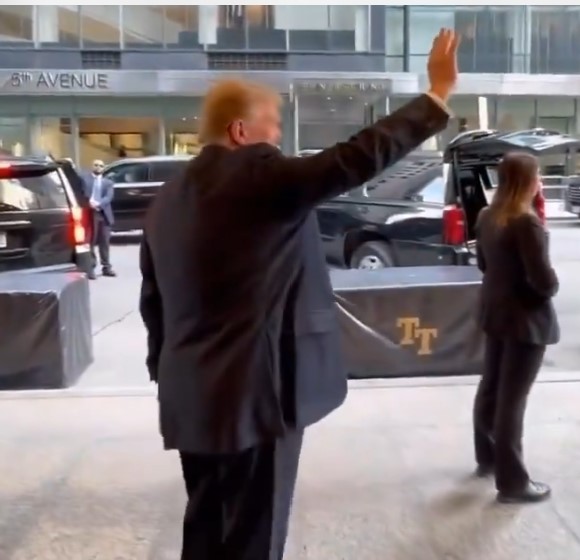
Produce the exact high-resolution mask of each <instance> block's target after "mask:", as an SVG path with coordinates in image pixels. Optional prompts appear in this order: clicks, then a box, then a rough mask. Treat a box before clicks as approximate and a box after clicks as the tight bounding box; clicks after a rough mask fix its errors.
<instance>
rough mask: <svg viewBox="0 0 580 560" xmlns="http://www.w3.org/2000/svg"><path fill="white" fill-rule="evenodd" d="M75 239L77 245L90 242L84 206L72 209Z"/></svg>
mask: <svg viewBox="0 0 580 560" xmlns="http://www.w3.org/2000/svg"><path fill="white" fill-rule="evenodd" d="M70 215H71V220H72V228H73V241H74V244H75V245H84V244H85V243H87V242H88V236H87V226H86V223H87V222H86V218H85V213H84V212H83V209H82V208H72V209H71V211H70Z"/></svg>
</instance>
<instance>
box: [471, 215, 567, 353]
mask: <svg viewBox="0 0 580 560" xmlns="http://www.w3.org/2000/svg"><path fill="white" fill-rule="evenodd" d="M491 212H492V211H491V210H490V209H485V210H483V211H482V213H481V214H480V216H479V220H478V224H477V261H478V265H479V268H480V270H481V271H482V272H483V286H482V291H481V308H480V318H481V324H482V327H483V329H484V330H485V331H486V332H487V333H488V334H489V335H492V336H498V337H502V338H513V339H515V340H518V341H520V342H526V343H530V344H538V345H547V344H555V343H557V342H558V341H559V339H560V329H559V326H558V319H557V317H556V312H555V310H554V306H553V303H552V298H553V296H555V295H556V293H557V292H558V287H559V285H558V278H557V276H556V273H555V271H554V269H553V268H552V265H551V263H550V255H549V251H548V232H547V231H546V229H545V228H544V226H543V225H542V223H541V221H540V220H539V218H538V217H537V216H535V215H532V214H526V215H523V216H520V217H518V218H515V219H513V220H512V221H511V222H509V223H508V224H507V225H506V226H505V227H498V226H497V225H496V223H495V220H494V219H493V215H492V213H491Z"/></svg>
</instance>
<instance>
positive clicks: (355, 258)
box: [350, 241, 395, 270]
mask: <svg viewBox="0 0 580 560" xmlns="http://www.w3.org/2000/svg"><path fill="white" fill-rule="evenodd" d="M392 266H395V264H394V262H393V257H392V256H391V251H390V250H389V246H388V245H387V244H386V243H385V242H383V241H368V242H367V243H363V244H362V245H361V246H360V247H358V248H357V249H356V250H355V252H354V253H353V255H352V259H351V261H350V267H351V268H359V269H361V270H378V269H380V268H390V267H392Z"/></svg>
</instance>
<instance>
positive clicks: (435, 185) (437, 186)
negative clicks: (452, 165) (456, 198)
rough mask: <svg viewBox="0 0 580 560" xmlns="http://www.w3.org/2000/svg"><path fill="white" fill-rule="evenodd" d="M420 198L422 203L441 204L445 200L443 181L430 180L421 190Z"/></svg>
mask: <svg viewBox="0 0 580 560" xmlns="http://www.w3.org/2000/svg"><path fill="white" fill-rule="evenodd" d="M421 198H422V200H423V202H431V203H434V204H443V202H444V200H445V180H444V179H443V177H435V178H434V179H431V181H429V182H428V183H427V184H426V185H425V186H424V187H423V188H422V189H421Z"/></svg>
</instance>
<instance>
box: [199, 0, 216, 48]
mask: <svg viewBox="0 0 580 560" xmlns="http://www.w3.org/2000/svg"><path fill="white" fill-rule="evenodd" d="M198 10H199V12H198V13H199V15H198V27H197V32H198V35H199V42H200V43H201V44H202V45H215V44H216V43H217V28H218V6H213V5H206V6H201V5H200V6H199V8H198Z"/></svg>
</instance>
